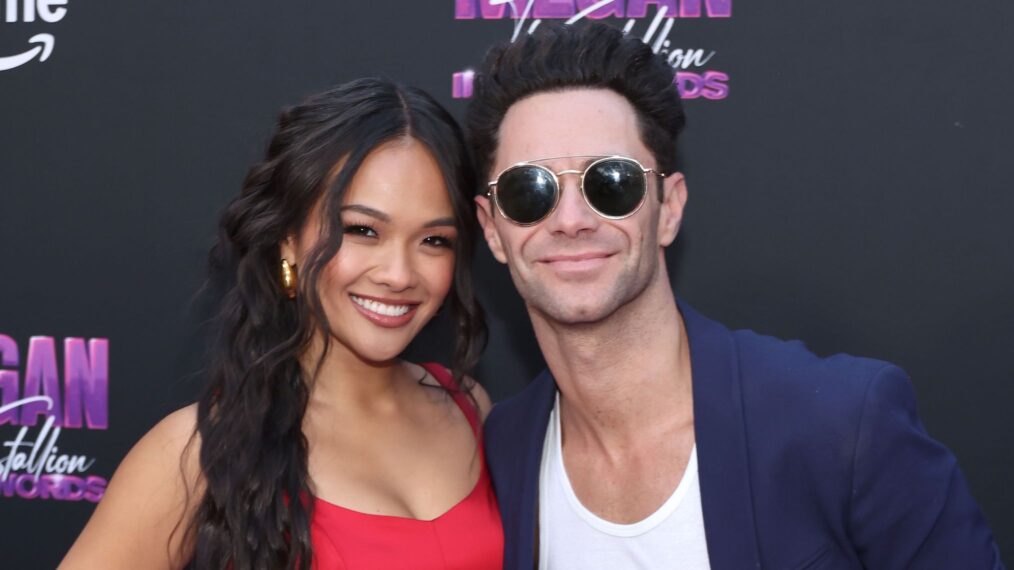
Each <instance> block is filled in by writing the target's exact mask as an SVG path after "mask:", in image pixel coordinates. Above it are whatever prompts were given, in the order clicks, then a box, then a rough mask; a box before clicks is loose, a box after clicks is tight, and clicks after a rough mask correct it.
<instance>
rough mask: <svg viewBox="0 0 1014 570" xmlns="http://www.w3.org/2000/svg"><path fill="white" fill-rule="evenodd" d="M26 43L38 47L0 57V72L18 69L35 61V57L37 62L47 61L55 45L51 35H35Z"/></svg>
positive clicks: (54, 39)
mask: <svg viewBox="0 0 1014 570" xmlns="http://www.w3.org/2000/svg"><path fill="white" fill-rule="evenodd" d="M28 43H29V44H39V45H37V46H35V47H33V48H30V49H28V51H25V52H22V53H19V54H17V55H10V56H7V57H0V71H7V70H8V69H14V68H15V67H20V66H22V65H24V64H26V63H28V62H29V61H32V60H33V59H35V56H37V55H38V56H39V61H46V60H47V59H49V55H50V54H51V53H53V45H54V44H55V43H56V38H54V37H53V36H52V34H35V35H34V36H32V37H31V38H30V39H29V40H28ZM40 54H41V55H40Z"/></svg>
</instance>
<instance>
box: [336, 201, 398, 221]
mask: <svg viewBox="0 0 1014 570" xmlns="http://www.w3.org/2000/svg"><path fill="white" fill-rule="evenodd" d="M348 210H351V211H353V212H359V213H360V214H364V215H367V216H370V217H371V218H377V219H378V220H380V221H382V222H390V221H391V216H388V215H387V214H385V213H384V212H381V211H380V210H377V209H375V208H371V207H369V206H363V205H362V204H349V205H347V206H342V209H341V211H342V212H345V211H348Z"/></svg>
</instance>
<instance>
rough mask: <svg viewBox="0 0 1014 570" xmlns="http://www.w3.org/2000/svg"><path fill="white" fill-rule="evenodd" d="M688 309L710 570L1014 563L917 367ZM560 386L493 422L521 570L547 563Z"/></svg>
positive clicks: (510, 561) (511, 547)
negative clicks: (549, 441) (550, 438)
mask: <svg viewBox="0 0 1014 570" xmlns="http://www.w3.org/2000/svg"><path fill="white" fill-rule="evenodd" d="M679 309H680V313H682V315H683V318H684V321H685V323H686V330H687V336H688V339H689V343H690V355H691V366H692V370H693V394H694V428H695V433H696V439H697V458H698V470H699V473H700V485H701V502H702V507H703V511H704V528H705V533H706V536H707V542H708V556H709V557H710V559H711V568H712V569H714V570H744V569H751V568H773V569H774V568H776V569H787V570H792V569H804V568H806V569H810V568H814V569H816V568H825V569H846V568H848V569H852V568H871V569H876V570H881V569H895V568H898V569H901V568H933V569H937V568H939V569H948V570H949V569H962V570H978V569H992V570H996V569H1001V570H1002V569H1003V567H1004V566H1003V563H1002V562H1001V561H1000V554H999V551H998V548H997V546H996V543H995V542H994V540H993V536H992V533H991V532H990V530H989V527H988V526H987V524H986V521H985V520H984V518H983V515H982V513H981V511H980V510H979V507H978V505H977V504H976V503H975V501H974V500H973V499H972V497H971V495H970V494H969V491H968V486H967V484H966V482H965V479H964V477H963V476H962V475H961V472H960V471H959V470H958V466H957V462H956V460H955V458H954V456H953V455H951V453H950V452H949V451H948V450H947V449H946V448H945V447H944V446H943V445H942V444H940V443H938V442H937V441H935V440H933V439H932V438H930V437H929V436H928V435H927V434H926V431H925V430H924V429H923V426H922V424H921V423H920V421H919V418H918V417H917V415H916V409H915V396H914V393H913V390H912V387H911V385H910V383H909V380H908V378H907V377H906V375H905V373H904V372H902V371H901V370H900V369H899V368H897V367H895V366H893V365H891V364H888V363H885V362H881V361H877V360H871V359H866V358H856V357H852V356H847V355H836V356H832V357H830V358H818V357H817V356H815V355H813V354H812V353H811V352H809V351H808V350H807V349H806V348H805V347H804V346H803V344H802V343H800V342H798V341H793V342H785V341H781V340H778V339H774V338H771V337H766V336H761V335H758V334H756V333H754V332H751V331H735V332H733V331H730V330H728V329H727V328H725V327H724V326H722V325H721V324H719V323H716V322H714V321H712V320H710V319H707V318H706V317H704V316H702V315H700V314H699V313H697V312H695V311H694V310H693V309H691V308H690V307H688V306H687V305H685V304H683V303H680V304H679ZM555 391H556V383H555V381H554V380H553V377H552V375H551V374H550V373H549V372H548V371H544V372H543V373H542V374H540V375H539V376H538V377H537V378H536V379H535V380H534V381H533V382H532V384H531V385H530V386H528V387H527V388H526V389H525V390H524V391H523V392H521V393H520V394H519V395H517V396H515V397H513V398H511V399H509V400H506V401H504V402H502V403H499V404H497V405H496V406H494V408H493V411H492V412H491V413H490V415H489V418H488V419H487V420H486V427H485V442H486V457H487V461H488V462H489V468H490V473H491V475H492V479H493V485H494V488H495V489H496V494H497V498H498V499H499V502H500V513H501V516H502V518H503V528H504V534H505V540H506V549H505V552H504V568H505V569H507V570H520V569H525V570H530V569H531V568H533V564H534V560H535V537H536V532H537V503H538V488H539V485H538V483H539V464H540V461H541V459H542V444H543V440H544V439H545V435H546V426H547V424H548V421H549V413H550V411H551V410H552V407H553V398H554V394H555Z"/></svg>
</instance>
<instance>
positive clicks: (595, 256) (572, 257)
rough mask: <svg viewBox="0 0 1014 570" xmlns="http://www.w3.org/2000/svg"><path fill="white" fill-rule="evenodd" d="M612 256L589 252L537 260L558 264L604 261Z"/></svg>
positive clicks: (551, 256) (604, 253)
mask: <svg viewBox="0 0 1014 570" xmlns="http://www.w3.org/2000/svg"><path fill="white" fill-rule="evenodd" d="M611 255H613V254H612V253H607V252H599V251H591V252H587V253H568V254H565V255H547V256H545V257H542V258H539V261H541V262H542V263H559V262H575V261H587V260H589V259H604V258H606V257H609V256H611Z"/></svg>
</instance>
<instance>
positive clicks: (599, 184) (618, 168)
mask: <svg viewBox="0 0 1014 570" xmlns="http://www.w3.org/2000/svg"><path fill="white" fill-rule="evenodd" d="M646 182H647V180H646V179H645V175H644V171H643V170H641V167H639V166H638V165H637V164H635V163H633V162H631V161H629V160H619V159H617V160H612V159H610V160H603V161H602V162H599V163H598V164H596V165H594V166H592V167H591V168H590V169H589V170H588V173H587V174H585V177H584V193H585V196H587V198H588V203H589V204H591V206H592V207H593V208H595V209H596V210H598V211H599V212H600V213H602V214H604V215H606V216H617V217H618V216H626V215H627V214H629V213H631V212H633V211H634V210H636V209H637V207H638V205H640V204H641V200H642V199H643V198H644V192H645V183H646Z"/></svg>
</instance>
